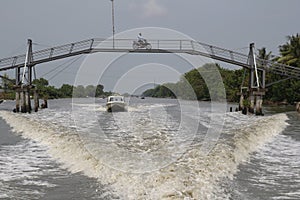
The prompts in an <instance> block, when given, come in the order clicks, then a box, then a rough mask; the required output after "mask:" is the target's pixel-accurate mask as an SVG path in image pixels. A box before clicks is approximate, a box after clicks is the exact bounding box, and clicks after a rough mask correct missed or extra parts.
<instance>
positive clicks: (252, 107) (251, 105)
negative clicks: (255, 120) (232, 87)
mask: <svg viewBox="0 0 300 200" xmlns="http://www.w3.org/2000/svg"><path fill="white" fill-rule="evenodd" d="M250 93H252V92H250ZM254 100H255V99H254V95H253V94H250V97H249V102H250V105H249V113H252V114H254Z"/></svg>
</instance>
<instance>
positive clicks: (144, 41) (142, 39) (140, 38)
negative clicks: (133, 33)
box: [137, 33, 146, 43]
mask: <svg viewBox="0 0 300 200" xmlns="http://www.w3.org/2000/svg"><path fill="white" fill-rule="evenodd" d="M137 38H138V42H139V43H146V39H145V38H144V37H143V36H142V33H139V34H138V36H137Z"/></svg>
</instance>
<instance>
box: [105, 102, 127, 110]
mask: <svg viewBox="0 0 300 200" xmlns="http://www.w3.org/2000/svg"><path fill="white" fill-rule="evenodd" d="M106 108H107V112H124V111H126V108H125V104H124V103H119V102H114V103H107V104H106Z"/></svg>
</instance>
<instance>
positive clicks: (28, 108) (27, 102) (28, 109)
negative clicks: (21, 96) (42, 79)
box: [25, 86, 31, 113]
mask: <svg viewBox="0 0 300 200" xmlns="http://www.w3.org/2000/svg"><path fill="white" fill-rule="evenodd" d="M25 107H26V108H25V112H28V113H30V112H31V100H30V86H27V87H26V88H25Z"/></svg>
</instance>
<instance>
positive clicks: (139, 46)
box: [132, 40, 152, 50]
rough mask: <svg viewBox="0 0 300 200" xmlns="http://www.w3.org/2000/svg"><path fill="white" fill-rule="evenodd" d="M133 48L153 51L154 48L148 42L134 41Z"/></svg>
mask: <svg viewBox="0 0 300 200" xmlns="http://www.w3.org/2000/svg"><path fill="white" fill-rule="evenodd" d="M132 48H133V49H134V50H136V49H144V48H145V49H151V48H152V46H151V44H150V43H149V42H147V40H140V41H133V44H132Z"/></svg>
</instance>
